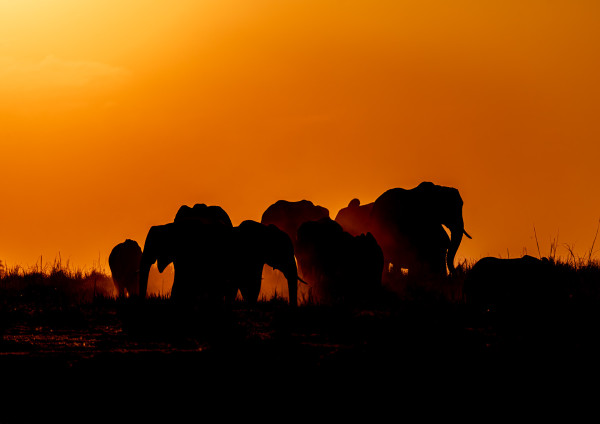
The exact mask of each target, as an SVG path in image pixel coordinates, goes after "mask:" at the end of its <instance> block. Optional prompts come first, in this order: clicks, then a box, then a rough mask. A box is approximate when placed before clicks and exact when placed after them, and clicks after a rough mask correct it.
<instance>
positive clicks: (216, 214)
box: [173, 203, 233, 228]
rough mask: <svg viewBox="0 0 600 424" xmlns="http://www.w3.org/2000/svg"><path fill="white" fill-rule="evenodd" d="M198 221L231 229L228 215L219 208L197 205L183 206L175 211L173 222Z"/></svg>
mask: <svg viewBox="0 0 600 424" xmlns="http://www.w3.org/2000/svg"><path fill="white" fill-rule="evenodd" d="M184 221H199V222H201V223H203V224H220V225H225V226H227V227H230V228H231V227H233V224H232V223H231V219H230V218H229V215H228V214H227V212H225V210H224V209H223V208H221V207H220V206H207V205H206V204H204V203H197V204H195V205H194V207H193V208H190V207H189V206H187V205H183V206H181V207H180V208H179V210H178V211H177V214H176V215H175V219H174V221H173V222H176V223H177V222H184Z"/></svg>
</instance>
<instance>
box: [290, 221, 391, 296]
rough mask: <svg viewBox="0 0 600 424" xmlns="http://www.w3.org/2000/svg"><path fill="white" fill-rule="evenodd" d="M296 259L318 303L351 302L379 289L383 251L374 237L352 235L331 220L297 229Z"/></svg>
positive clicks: (316, 222) (312, 222)
mask: <svg viewBox="0 0 600 424" xmlns="http://www.w3.org/2000/svg"><path fill="white" fill-rule="evenodd" d="M296 256H297V258H298V263H299V264H300V266H301V267H302V269H303V270H304V272H305V273H306V275H305V276H306V278H307V279H309V282H311V283H312V285H313V288H314V291H313V295H314V297H315V298H317V299H318V300H319V301H323V302H325V303H330V302H349V303H353V302H356V301H358V300H359V299H361V298H362V299H364V298H369V297H371V295H372V294H373V293H374V292H375V291H376V290H377V289H378V288H379V287H380V286H381V278H382V271H383V252H382V250H381V248H380V247H379V245H378V244H377V242H376V240H375V238H374V237H373V236H372V235H371V234H370V233H367V234H361V235H358V236H352V235H351V234H350V233H348V232H346V231H344V230H343V229H342V227H341V225H340V224H338V223H337V222H335V221H334V220H332V219H331V218H328V217H326V218H322V219H320V220H318V221H307V222H305V223H303V224H302V225H301V226H300V228H299V229H298V248H297V252H296Z"/></svg>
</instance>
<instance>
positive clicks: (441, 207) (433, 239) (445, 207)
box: [369, 182, 471, 274]
mask: <svg viewBox="0 0 600 424" xmlns="http://www.w3.org/2000/svg"><path fill="white" fill-rule="evenodd" d="M462 209H463V201H462V198H461V196H460V194H459V192H458V190H457V189H455V188H451V187H442V186H438V185H435V184H433V183H431V182H423V183H421V184H419V185H418V186H417V187H415V188H413V189H411V190H405V189H402V188H393V189H390V190H388V191H386V192H385V193H383V194H382V195H381V196H379V197H378V198H377V200H375V202H374V204H373V209H372V211H371V219H370V223H369V229H370V231H371V232H372V234H373V235H374V236H375V238H376V239H377V242H378V243H379V244H380V246H381V248H382V249H383V251H384V255H385V256H386V261H387V262H390V258H393V259H392V260H391V262H392V263H394V261H396V262H398V263H394V265H398V264H400V265H401V266H404V265H407V267H408V268H409V270H410V268H411V266H413V267H416V268H419V267H420V266H422V265H424V266H426V267H429V268H431V267H432V266H433V267H434V268H439V266H437V265H436V264H437V263H438V260H439V257H440V255H443V256H445V257H446V265H447V266H448V270H449V271H450V273H454V271H455V267H454V258H455V256H456V252H457V250H458V247H459V246H460V243H461V241H462V237H463V234H464V235H466V236H467V237H468V238H471V236H470V235H469V234H468V233H467V232H466V231H465V226H464V221H463V216H462ZM442 226H445V227H447V228H448V230H450V234H451V236H450V241H449V242H447V237H444V235H443V234H442V233H441V232H442V231H444V229H443V227H442ZM446 250H447V251H446ZM443 268H444V270H443V273H444V274H445V273H446V271H445V266H444V267H443Z"/></svg>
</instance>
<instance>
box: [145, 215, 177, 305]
mask: <svg viewBox="0 0 600 424" xmlns="http://www.w3.org/2000/svg"><path fill="white" fill-rule="evenodd" d="M176 256H177V243H176V229H175V224H174V223H171V224H165V225H155V226H153V227H151V228H150V230H149V231H148V235H147V236H146V242H145V243H144V250H143V253H142V257H141V260H140V274H139V279H140V293H139V294H140V296H141V297H142V298H144V297H146V291H147V290H148V274H149V273H150V267H151V266H152V264H154V263H155V262H156V265H157V267H158V270H159V271H160V272H163V271H164V270H165V268H166V267H167V266H168V265H169V264H170V263H173V262H174V261H175V258H176Z"/></svg>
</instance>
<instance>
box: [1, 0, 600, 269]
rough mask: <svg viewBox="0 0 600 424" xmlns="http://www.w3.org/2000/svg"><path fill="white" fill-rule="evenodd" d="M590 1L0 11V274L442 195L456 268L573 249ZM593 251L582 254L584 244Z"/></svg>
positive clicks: (588, 112) (579, 212)
mask: <svg viewBox="0 0 600 424" xmlns="http://www.w3.org/2000/svg"><path fill="white" fill-rule="evenodd" d="M598 22H600V2H597V1H595V0H589V1H586V0H544V1H533V0H525V1H523V0H519V1H511V0H489V1H479V0H473V1H451V2H450V1H445V0H437V1H436V0H389V1H388V0H380V1H364V0H363V1H358V0H346V1H343V0H337V1H334V0H286V1H281V0H252V1H247V0H169V1H163V0H156V1H151V2H149V1H145V0H86V1H81V0H0V155H1V156H0V157H1V164H0V184H1V185H0V187H1V193H2V194H1V199H2V200H1V206H0V260H2V261H3V262H5V263H7V264H8V265H9V266H11V265H17V264H20V265H23V266H28V265H31V264H34V263H36V261H39V257H40V255H42V256H43V257H44V260H45V261H46V260H47V261H52V260H53V259H54V258H57V257H58V255H59V253H60V256H61V259H62V261H63V263H64V262H65V261H67V260H68V261H70V263H71V264H72V265H74V266H78V267H87V266H92V265H94V264H97V263H98V262H99V263H100V264H101V265H103V266H106V263H107V258H108V254H109V253H110V249H111V248H112V247H113V246H114V245H115V244H117V243H119V242H121V241H123V240H124V239H125V238H132V239H135V240H137V241H138V242H139V243H140V244H143V242H144V239H145V236H146V232H147V231H148V229H149V227H150V226H151V225H155V224H163V223H166V222H169V221H172V219H173V217H174V215H175V212H176V211H177V209H178V207H179V206H180V205H182V204H188V205H193V204H194V203H207V204H218V205H221V206H222V207H223V208H224V209H225V210H226V211H227V212H228V213H229V215H230V216H231V218H232V221H233V222H234V224H237V223H239V222H241V221H242V220H244V219H255V220H260V216H261V214H262V212H263V211H264V209H266V208H267V207H268V206H269V205H270V204H271V203H273V202H275V201H276V200H278V199H287V200H300V199H309V200H312V201H313V202H315V203H318V204H321V205H323V206H325V207H327V208H329V210H330V213H331V215H332V216H335V214H336V213H337V211H338V210H339V209H340V208H342V207H344V206H345V205H346V204H347V203H348V202H349V201H350V200H351V199H352V198H354V197H358V198H360V199H361V200H362V201H363V202H364V203H367V202H370V201H373V200H374V199H375V198H376V197H377V196H378V195H379V194H381V193H382V192H383V191H385V190H387V189H389V188H392V187H404V188H411V187H414V186H416V185H417V184H418V183H419V182H421V181H426V180H427V181H433V182H435V183H437V184H441V185H447V186H453V187H456V188H458V189H459V190H460V192H461V194H462V197H463V200H464V202H465V205H464V217H465V226H466V230H467V231H468V232H469V233H470V234H471V236H473V239H472V240H468V239H464V240H463V243H462V245H461V247H460V249H459V251H458V255H457V258H458V259H460V258H473V259H477V258H480V257H482V256H486V255H493V256H498V255H502V256H506V255H507V254H510V255H511V256H520V255H521V254H522V253H523V251H524V249H527V251H528V252H529V253H531V254H535V255H537V247H536V241H535V237H534V226H535V231H536V233H537V238H538V241H539V244H540V249H541V250H542V254H544V255H547V254H548V252H549V248H550V243H551V241H552V240H554V239H556V238H557V236H558V242H559V244H560V245H561V246H562V247H561V248H559V250H558V254H559V255H562V256H566V255H567V254H568V251H567V249H566V248H565V247H564V245H565V244H566V245H568V246H569V247H571V248H574V251H575V252H576V253H577V254H578V255H584V254H586V253H587V251H588V250H589V248H590V247H591V245H592V241H593V239H594V234H595V232H596V227H597V225H598V220H599V219H600V182H599V181H598V176H599V172H598V171H599V158H600V119H599V111H600V107H599V106H600V105H599V99H600V78H599V75H600V25H598ZM596 247H597V248H600V242H599V243H598V245H597V246H596Z"/></svg>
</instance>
